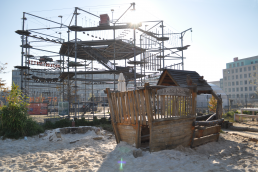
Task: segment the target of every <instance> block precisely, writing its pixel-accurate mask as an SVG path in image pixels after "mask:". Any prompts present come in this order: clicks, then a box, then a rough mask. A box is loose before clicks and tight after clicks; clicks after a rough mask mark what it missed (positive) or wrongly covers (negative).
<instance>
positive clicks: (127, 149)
mask: <svg viewBox="0 0 258 172" xmlns="http://www.w3.org/2000/svg"><path fill="white" fill-rule="evenodd" d="M95 129H96V128H95ZM58 131H59V129H55V130H52V131H46V133H47V136H45V137H42V138H39V137H38V136H34V137H28V138H27V140H24V139H19V140H12V139H6V140H0V145H1V146H0V171H98V172H115V171H125V172H132V171H135V172H136V171H137V172H138V171H146V172H147V171H148V172H151V171H153V172H154V171H155V172H156V171H161V172H162V171H164V172H165V171H166V172H167V171H191V172H194V171H198V172H199V171H207V172H208V171H209V172H211V171H257V170H258V144H257V143H256V142H253V141H249V140H248V139H247V138H244V137H241V136H237V135H232V134H229V133H224V134H221V136H220V139H219V141H218V142H212V143H208V144H205V145H202V146H199V147H197V148H194V149H191V148H184V147H181V146H179V147H178V148H176V149H174V150H163V151H159V152H154V153H150V152H148V151H142V157H138V158H135V157H134V156H133V153H132V152H133V151H134V150H136V148H135V147H132V146H130V145H128V144H127V143H125V142H121V143H119V144H118V145H117V144H116V141H115V138H114V135H113V136H112V137H111V138H110V135H107V134H110V133H108V132H107V131H104V130H101V132H97V133H98V135H97V134H96V133H95V131H88V132H86V133H85V134H62V139H60V138H57V137H56V135H55V132H58ZM96 137H98V138H99V140H94V139H93V138H96ZM49 138H50V140H52V141H49Z"/></svg>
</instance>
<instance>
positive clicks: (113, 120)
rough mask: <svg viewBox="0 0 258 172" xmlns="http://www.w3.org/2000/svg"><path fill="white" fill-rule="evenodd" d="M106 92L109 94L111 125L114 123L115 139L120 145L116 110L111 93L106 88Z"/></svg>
mask: <svg viewBox="0 0 258 172" xmlns="http://www.w3.org/2000/svg"><path fill="white" fill-rule="evenodd" d="M106 92H107V98H108V104H109V109H110V114H111V123H112V127H113V130H114V132H115V137H116V143H117V144H118V143H120V140H121V139H120V136H119V133H118V130H117V125H116V122H115V114H114V108H113V103H112V98H111V93H110V89H109V88H106Z"/></svg>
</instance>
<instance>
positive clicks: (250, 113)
mask: <svg viewBox="0 0 258 172" xmlns="http://www.w3.org/2000/svg"><path fill="white" fill-rule="evenodd" d="M243 114H247V115H252V112H251V111H246V110H244V111H243Z"/></svg>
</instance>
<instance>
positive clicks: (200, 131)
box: [195, 125, 221, 138]
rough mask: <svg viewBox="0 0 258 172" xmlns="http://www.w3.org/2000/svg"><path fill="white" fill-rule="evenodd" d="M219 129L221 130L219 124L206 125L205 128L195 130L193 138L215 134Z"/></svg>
mask: <svg viewBox="0 0 258 172" xmlns="http://www.w3.org/2000/svg"><path fill="white" fill-rule="evenodd" d="M220 130H221V126H220V125H216V126H212V127H208V128H205V129H198V130H197V131H195V138H200V137H203V136H207V135H211V134H216V133H219V132H220Z"/></svg>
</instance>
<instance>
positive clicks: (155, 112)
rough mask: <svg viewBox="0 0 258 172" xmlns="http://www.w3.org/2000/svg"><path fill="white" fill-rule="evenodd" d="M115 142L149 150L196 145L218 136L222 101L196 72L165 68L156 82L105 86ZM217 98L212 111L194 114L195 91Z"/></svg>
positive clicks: (221, 120)
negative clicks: (126, 88)
mask: <svg viewBox="0 0 258 172" xmlns="http://www.w3.org/2000/svg"><path fill="white" fill-rule="evenodd" d="M106 93H107V97H108V102H109V107H110V113H111V122H112V126H113V129H114V133H115V136H116V141H117V143H119V142H120V141H125V142H127V143H128V144H131V145H133V146H135V147H136V148H139V147H148V148H149V150H150V151H152V152H153V151H159V150H164V149H173V148H176V147H177V146H179V145H182V146H184V147H187V146H190V147H196V146H199V145H201V144H205V143H207V142H210V141H216V140H218V138H219V131H220V129H221V126H220V124H221V123H222V122H223V119H221V115H222V100H221V98H220V96H217V95H216V94H215V93H214V92H213V90H212V89H211V87H210V86H209V85H208V84H207V82H206V81H205V80H203V78H202V77H201V76H199V74H198V73H196V72H193V71H183V70H172V69H166V70H164V71H163V73H162V74H161V76H160V78H159V81H158V85H157V86H150V85H149V84H148V83H145V85H144V87H140V88H138V90H134V91H127V92H112V91H111V90H110V89H109V88H107V89H106ZM201 93H206V94H212V95H213V96H215V98H216V99H217V110H216V113H215V114H212V115H206V116H202V117H196V112H195V108H196V96H197V94H201Z"/></svg>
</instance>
